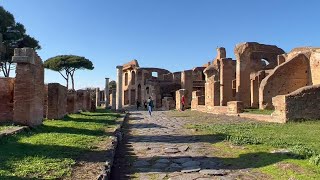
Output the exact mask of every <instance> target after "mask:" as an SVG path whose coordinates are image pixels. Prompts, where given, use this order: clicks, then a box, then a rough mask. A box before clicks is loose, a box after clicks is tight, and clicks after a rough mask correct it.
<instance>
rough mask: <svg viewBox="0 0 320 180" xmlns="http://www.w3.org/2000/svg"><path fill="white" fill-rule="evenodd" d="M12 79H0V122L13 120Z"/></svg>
mask: <svg viewBox="0 0 320 180" xmlns="http://www.w3.org/2000/svg"><path fill="white" fill-rule="evenodd" d="M13 91H14V78H0V122H9V121H12V120H13Z"/></svg>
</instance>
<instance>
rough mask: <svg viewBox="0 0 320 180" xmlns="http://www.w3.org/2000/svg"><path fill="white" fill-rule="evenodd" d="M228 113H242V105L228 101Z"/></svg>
mask: <svg viewBox="0 0 320 180" xmlns="http://www.w3.org/2000/svg"><path fill="white" fill-rule="evenodd" d="M227 106H228V113H230V114H239V113H242V112H243V103H242V102H241V101H229V102H228V103H227Z"/></svg>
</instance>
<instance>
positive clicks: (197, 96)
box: [191, 91, 205, 110]
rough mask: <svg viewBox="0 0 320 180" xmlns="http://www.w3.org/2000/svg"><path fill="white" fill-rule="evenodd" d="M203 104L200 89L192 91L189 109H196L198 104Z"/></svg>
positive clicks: (203, 100) (203, 98) (203, 97)
mask: <svg viewBox="0 0 320 180" xmlns="http://www.w3.org/2000/svg"><path fill="white" fill-rule="evenodd" d="M199 105H200V106H203V105H205V96H204V94H203V92H201V91H193V92H192V101H191V110H197V109H198V106H199Z"/></svg>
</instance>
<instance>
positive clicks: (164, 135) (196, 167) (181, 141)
mask: <svg viewBox="0 0 320 180" xmlns="http://www.w3.org/2000/svg"><path fill="white" fill-rule="evenodd" d="M182 118H183V117H180V118H175V117H168V116H167V115H166V114H165V112H162V111H156V112H154V113H153V115H152V116H151V117H150V116H149V115H148V114H147V112H145V111H135V112H132V113H131V115H130V116H129V120H128V122H126V124H125V126H124V132H125V135H124V141H123V142H122V144H121V145H120V147H119V149H118V153H117V155H116V161H115V166H114V168H113V173H112V180H118V179H121V180H122V179H141V180H147V179H150V180H153V179H154V180H157V179H159V180H161V179H171V180H176V179H181V180H189V179H190V180H191V179H198V180H205V179H264V177H263V175H262V174H255V173H253V172H250V169H237V170H233V169H228V167H227V166H226V165H224V164H223V162H222V161H221V159H219V158H216V157H215V156H214V151H215V150H214V149H213V147H212V146H211V143H214V142H213V140H212V139H210V138H208V137H205V136H195V135H193V133H192V132H190V130H189V129H185V128H184V127H183V126H184V125H185V123H187V121H186V120H183V119H182Z"/></svg>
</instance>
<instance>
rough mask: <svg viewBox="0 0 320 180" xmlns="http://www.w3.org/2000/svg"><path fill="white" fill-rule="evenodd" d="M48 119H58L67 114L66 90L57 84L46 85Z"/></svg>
mask: <svg viewBox="0 0 320 180" xmlns="http://www.w3.org/2000/svg"><path fill="white" fill-rule="evenodd" d="M46 114H47V118H48V119H60V118H62V117H64V116H65V115H66V114H67V88H66V87H64V86H62V85H60V84H59V83H49V84H48V106H47V113H46Z"/></svg>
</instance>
